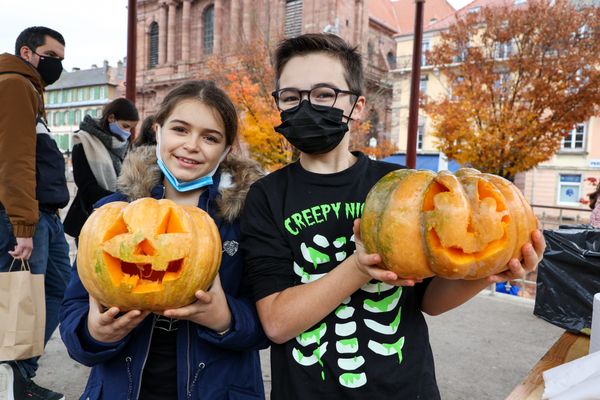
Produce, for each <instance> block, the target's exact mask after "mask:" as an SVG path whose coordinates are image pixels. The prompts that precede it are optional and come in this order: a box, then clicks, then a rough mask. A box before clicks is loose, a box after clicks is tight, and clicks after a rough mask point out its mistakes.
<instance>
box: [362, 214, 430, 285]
mask: <svg viewBox="0 0 600 400" xmlns="http://www.w3.org/2000/svg"><path fill="white" fill-rule="evenodd" d="M353 230H354V242H355V244H356V253H355V254H354V257H355V261H356V268H357V269H358V270H359V271H360V272H361V273H363V274H365V275H367V276H369V277H371V278H372V279H375V280H378V281H382V282H385V283H388V284H390V285H394V286H414V285H415V284H416V283H418V282H422V281H423V280H422V279H416V278H399V277H398V275H396V274H395V273H394V272H392V271H388V270H387V269H383V268H382V267H380V266H379V264H381V256H380V255H379V254H367V252H366V250H365V246H364V244H363V242H362V239H361V237H360V219H356V220H354V227H353Z"/></svg>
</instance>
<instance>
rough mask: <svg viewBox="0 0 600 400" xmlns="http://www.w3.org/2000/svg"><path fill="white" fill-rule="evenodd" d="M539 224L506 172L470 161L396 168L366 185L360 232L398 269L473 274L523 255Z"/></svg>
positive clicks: (414, 274)
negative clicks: (454, 166) (461, 165)
mask: <svg viewBox="0 0 600 400" xmlns="http://www.w3.org/2000/svg"><path fill="white" fill-rule="evenodd" d="M536 227H537V220H536V218H535V215H534V214H533V211H532V210H531V207H530V206H529V204H527V202H526V201H525V199H524V197H523V195H522V194H521V193H520V191H519V190H518V189H517V188H516V187H515V186H514V185H513V184H512V183H510V182H509V181H507V180H505V179H504V178H501V177H499V176H496V175H491V174H481V173H480V172H479V171H477V170H475V169H470V168H465V169H461V170H459V171H457V172H456V174H454V175H453V174H452V173H450V172H448V171H441V172H440V173H438V174H437V175H436V174H435V173H433V172H430V171H416V170H398V171H394V172H391V173H389V174H388V175H386V176H385V177H383V178H382V179H381V180H380V181H379V182H378V183H377V184H376V185H375V186H374V187H373V188H372V189H371V191H370V192H369V194H368V196H367V200H366V202H365V206H364V211H363V216H362V220H361V237H362V239H363V242H364V244H365V248H366V250H367V252H369V253H378V254H380V255H381V257H382V260H383V264H384V266H385V267H386V268H388V269H390V270H391V271H393V272H395V273H396V274H398V276H400V277H406V278H427V277H430V276H433V275H437V276H441V277H444V278H448V279H469V280H471V279H480V278H483V277H487V276H489V275H493V274H497V273H499V272H502V271H504V270H506V269H507V263H508V261H509V260H510V259H511V258H512V257H516V258H521V248H522V246H523V245H524V244H525V243H527V242H529V241H530V236H531V233H532V232H533V230H535V229H536Z"/></svg>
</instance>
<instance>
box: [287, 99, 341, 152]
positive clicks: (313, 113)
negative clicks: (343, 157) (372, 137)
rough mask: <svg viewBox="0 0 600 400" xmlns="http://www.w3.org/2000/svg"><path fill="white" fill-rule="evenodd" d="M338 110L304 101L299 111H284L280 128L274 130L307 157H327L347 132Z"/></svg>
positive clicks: (298, 108)
mask: <svg viewBox="0 0 600 400" xmlns="http://www.w3.org/2000/svg"><path fill="white" fill-rule="evenodd" d="M343 117H344V112H343V111H342V110H341V109H339V108H334V107H323V106H319V105H314V104H313V105H311V104H310V103H309V102H308V100H303V101H302V102H300V105H299V106H298V107H297V108H294V109H291V110H285V111H281V121H282V123H281V125H279V126H276V127H275V130H276V131H277V132H279V133H281V134H282V135H283V136H284V137H285V138H286V139H287V141H288V142H290V144H291V145H292V146H294V147H295V148H297V149H298V150H300V151H301V152H303V153H306V154H324V153H327V152H329V151H331V150H333V149H334V148H335V147H336V146H337V145H338V144H340V142H341V141H342V139H343V138H344V135H345V134H346V132H348V124H347V123H346V122H344V121H343Z"/></svg>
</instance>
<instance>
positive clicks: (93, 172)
mask: <svg viewBox="0 0 600 400" xmlns="http://www.w3.org/2000/svg"><path fill="white" fill-rule="evenodd" d="M139 119H140V117H139V115H138V111H137V109H136V108H135V106H134V105H133V103H132V102H130V101H129V100H127V99H125V98H118V99H116V100H113V101H111V102H110V103H108V104H107V105H105V106H104V109H103V110H102V116H101V117H100V119H95V118H92V117H91V116H90V115H86V116H85V118H84V119H83V121H82V122H81V123H80V124H79V130H78V131H77V132H75V134H74V135H73V142H74V143H75V145H74V146H73V153H72V157H73V158H72V161H73V178H74V179H75V184H76V185H77V195H76V196H75V199H74V200H73V203H72V204H71V207H70V208H69V212H68V213H67V216H66V217H65V221H64V226H65V233H67V234H68V235H70V236H73V237H74V238H77V237H78V236H79V232H80V231H81V227H82V226H83V224H84V223H85V221H86V220H87V217H88V216H89V215H90V213H91V212H92V206H93V204H94V203H95V202H97V201H98V200H100V199H101V198H103V197H105V196H108V195H110V194H112V193H114V192H115V191H116V189H117V177H118V176H119V174H120V172H121V165H122V163H123V159H124V158H125V154H127V150H128V149H129V141H130V137H131V133H132V132H133V130H134V129H135V126H136V125H137V123H138V121H139Z"/></svg>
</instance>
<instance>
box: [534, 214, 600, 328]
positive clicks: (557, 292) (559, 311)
mask: <svg viewBox="0 0 600 400" xmlns="http://www.w3.org/2000/svg"><path fill="white" fill-rule="evenodd" d="M544 238H545V239H546V245H547V247H546V251H545V253H544V259H543V260H542V261H541V262H540V264H539V266H538V277H537V288H536V289H537V290H536V296H535V307H534V309H533V313H534V314H535V315H537V316H538V317H540V318H542V319H544V320H546V321H548V322H550V323H551V324H554V325H557V326H559V327H561V328H564V329H566V330H568V331H571V332H582V333H586V334H588V335H589V334H590V327H591V325H592V307H593V301H594V294H596V293H599V292H600V229H598V228H594V227H592V226H591V225H575V226H568V225H562V226H560V228H559V229H557V230H544Z"/></svg>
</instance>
